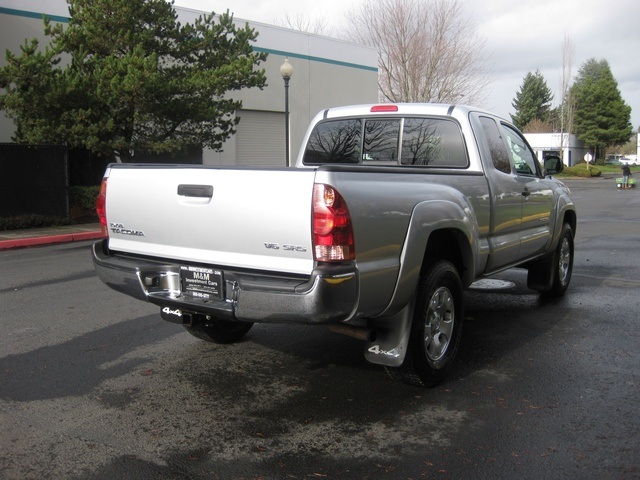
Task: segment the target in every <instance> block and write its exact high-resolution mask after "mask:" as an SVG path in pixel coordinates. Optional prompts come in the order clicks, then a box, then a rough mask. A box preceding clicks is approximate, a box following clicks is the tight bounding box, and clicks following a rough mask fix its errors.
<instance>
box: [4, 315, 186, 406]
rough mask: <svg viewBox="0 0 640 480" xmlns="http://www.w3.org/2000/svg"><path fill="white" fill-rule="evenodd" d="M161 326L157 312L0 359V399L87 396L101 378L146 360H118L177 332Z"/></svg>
mask: <svg viewBox="0 0 640 480" xmlns="http://www.w3.org/2000/svg"><path fill="white" fill-rule="evenodd" d="M159 323H160V326H159V325H158V324H159ZM162 327H163V325H162V323H161V322H159V319H158V316H157V315H148V316H146V317H142V318H135V319H131V320H126V321H123V322H119V323H115V324H113V325H109V326H107V327H104V328H101V329H99V330H95V331H92V332H90V333H87V334H85V335H81V336H79V337H75V338H73V339H72V340H69V341H67V342H64V343H61V344H58V345H52V346H47V347H42V348H38V349H36V350H32V351H30V352H26V353H23V354H19V355H9V356H6V357H3V358H0V372H2V379H3V380H2V382H0V398H2V399H5V400H14V401H18V402H28V401H33V400H46V399H55V398H62V397H70V396H80V395H85V394H87V393H89V392H91V391H92V390H93V389H94V388H95V387H97V386H98V385H100V384H101V383H102V382H104V381H106V380H109V379H111V378H115V377H119V376H121V375H124V374H126V373H128V372H130V371H132V370H133V369H135V368H136V367H138V366H139V365H140V364H142V363H143V362H145V361H148V359H147V358H142V357H140V358H131V359H126V360H123V361H120V362H118V361H117V360H118V359H119V358H121V357H122V356H123V355H126V354H128V353H130V352H132V351H134V350H135V349H137V348H139V347H140V346H143V345H148V344H151V343H154V342H157V341H161V340H163V339H165V338H167V337H169V336H171V335H173V334H175V329H172V328H169V326H165V328H162ZM109 364H111V365H110V366H106V367H105V365H109Z"/></svg>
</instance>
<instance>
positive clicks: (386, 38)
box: [349, 0, 490, 104]
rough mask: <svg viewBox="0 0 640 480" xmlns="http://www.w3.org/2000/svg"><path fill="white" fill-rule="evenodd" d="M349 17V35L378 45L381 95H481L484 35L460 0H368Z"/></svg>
mask: <svg viewBox="0 0 640 480" xmlns="http://www.w3.org/2000/svg"><path fill="white" fill-rule="evenodd" d="M350 18H351V19H352V21H353V30H352V31H351V33H350V35H349V39H350V40H352V41H355V42H359V43H362V44H365V45H370V46H374V47H376V48H378V52H379V59H378V67H379V71H380V75H379V81H378V82H379V88H380V96H381V100H383V101H391V102H455V103H474V104H480V103H482V102H483V101H484V99H485V96H486V93H485V90H486V88H487V87H488V85H489V82H490V78H489V76H488V75H487V73H486V70H485V64H486V59H485V56H484V40H483V39H481V38H480V37H479V35H478V34H477V33H476V29H475V25H474V24H473V23H472V21H471V19H470V18H469V17H468V16H466V15H465V14H464V12H463V7H462V4H461V2H460V1H459V0H429V1H425V0H366V1H365V2H364V3H363V4H362V5H361V6H360V7H359V8H357V9H356V10H354V11H353V12H351V13H350Z"/></svg>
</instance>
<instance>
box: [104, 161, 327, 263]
mask: <svg viewBox="0 0 640 480" xmlns="http://www.w3.org/2000/svg"><path fill="white" fill-rule="evenodd" d="M107 175H108V182H107V192H108V193H107V204H106V214H107V223H108V225H107V226H108V229H109V248H110V249H111V250H114V251H119V252H126V253H131V254H141V255H145V256H152V257H157V258H162V259H168V260H179V261H184V262H189V263H196V264H207V265H217V266H220V267H238V268H251V269H254V270H255V269H257V270H267V271H275V272H285V273H292V274H304V275H306V274H310V273H311V271H312V269H313V265H314V261H313V251H312V245H311V209H312V204H311V202H312V195H313V183H314V178H315V170H304V169H288V168H281V169H238V168H214V167H184V166H157V165H126V164H122V165H121V164H118V165H113V166H111V168H110V169H109V171H108V173H107Z"/></svg>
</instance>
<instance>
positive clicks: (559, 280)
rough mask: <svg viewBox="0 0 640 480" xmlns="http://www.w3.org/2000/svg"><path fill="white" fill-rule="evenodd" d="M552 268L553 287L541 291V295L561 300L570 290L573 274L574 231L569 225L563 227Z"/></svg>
mask: <svg viewBox="0 0 640 480" xmlns="http://www.w3.org/2000/svg"><path fill="white" fill-rule="evenodd" d="M551 268H553V285H552V286H551V288H550V289H549V290H544V291H541V292H540V294H541V295H542V296H543V297H544V298H548V299H552V298H560V297H562V296H563V295H564V293H565V292H566V291H567V288H569V283H571V274H572V273H573V229H572V228H571V225H569V224H568V223H565V224H564V225H563V226H562V232H561V233H560V240H559V241H558V246H557V247H556V252H555V255H554V258H553V262H552V263H551Z"/></svg>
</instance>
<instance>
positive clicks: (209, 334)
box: [184, 320, 253, 344]
mask: <svg viewBox="0 0 640 480" xmlns="http://www.w3.org/2000/svg"><path fill="white" fill-rule="evenodd" d="M251 327H253V323H250V322H231V321H228V320H213V321H211V322H208V323H206V324H204V323H194V324H193V325H184V328H185V330H186V331H187V332H189V333H190V334H191V335H193V336H194V337H196V338H199V339H200V340H205V341H207V342H213V343H222V344H225V343H236V342H238V341H239V340H240V339H241V338H242V337H244V336H245V335H246V334H247V332H248V331H249V330H251Z"/></svg>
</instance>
